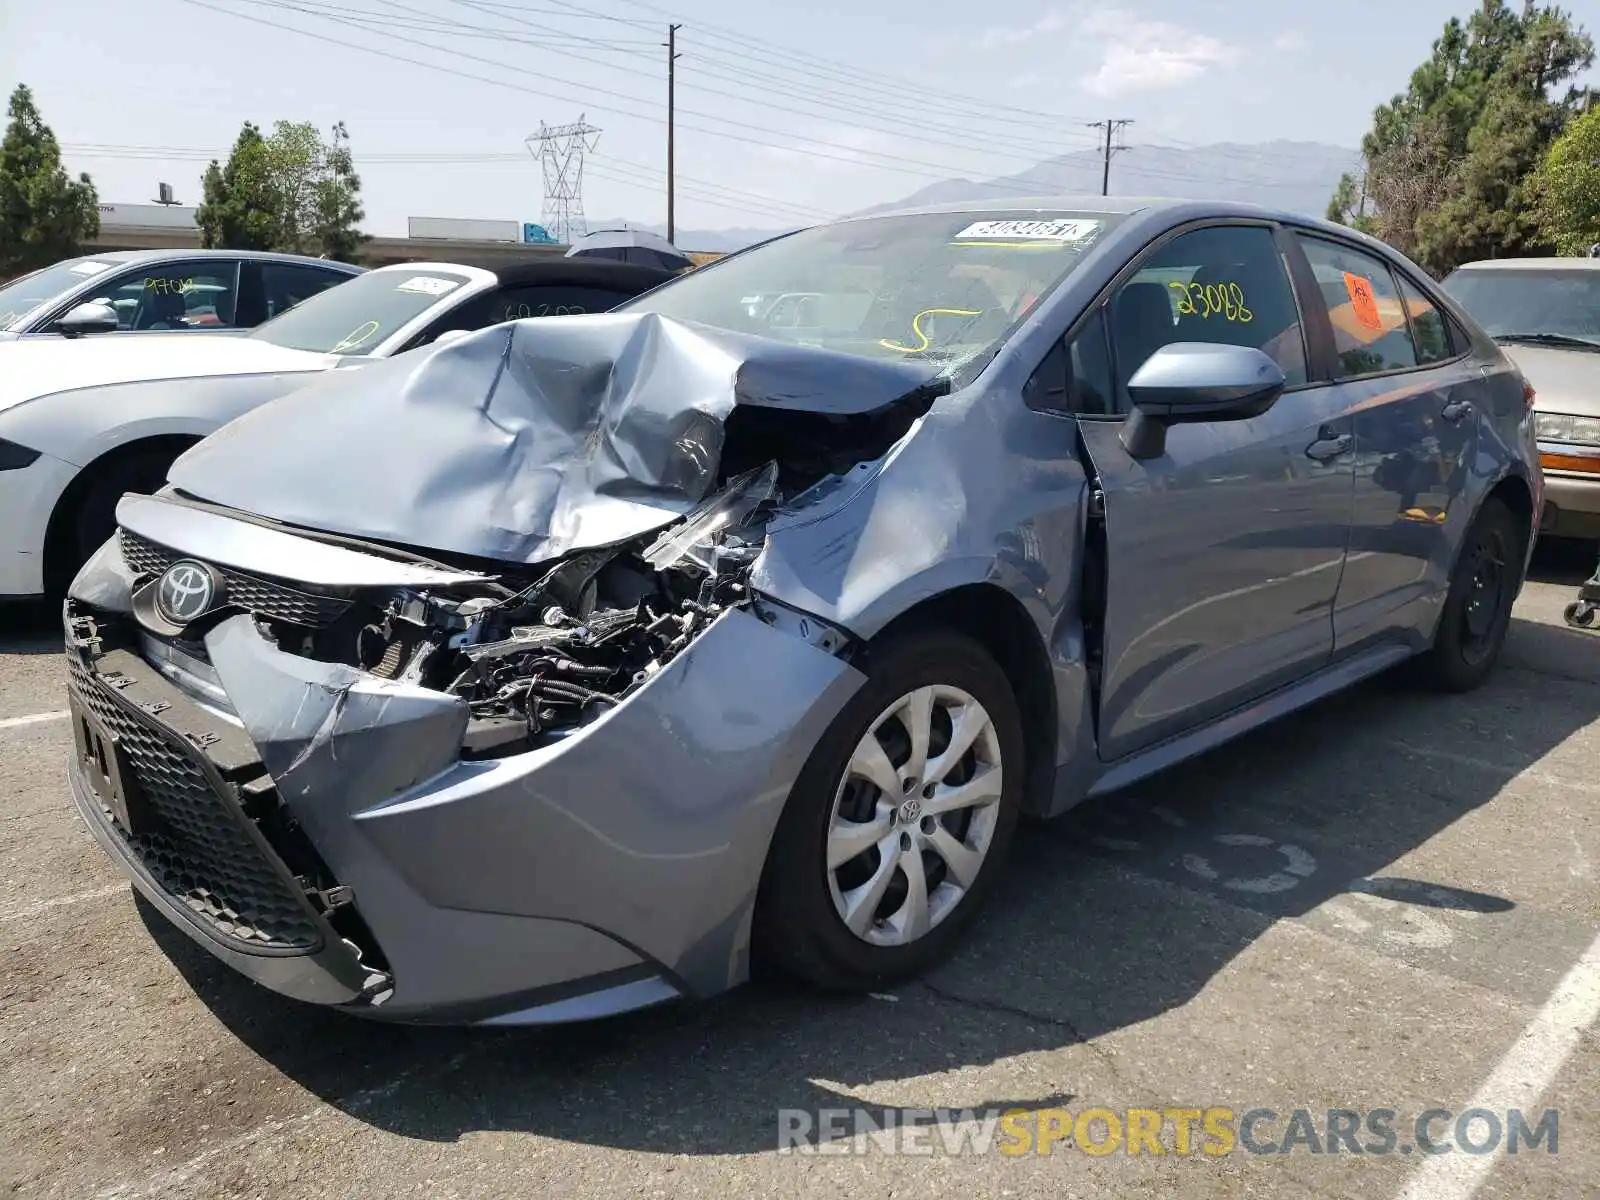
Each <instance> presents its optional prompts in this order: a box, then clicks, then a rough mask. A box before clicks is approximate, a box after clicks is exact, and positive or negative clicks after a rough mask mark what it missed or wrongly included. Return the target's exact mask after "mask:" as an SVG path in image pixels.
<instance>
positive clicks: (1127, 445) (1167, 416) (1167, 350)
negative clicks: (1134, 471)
mask: <svg viewBox="0 0 1600 1200" xmlns="http://www.w3.org/2000/svg"><path fill="white" fill-rule="evenodd" d="M1285 383H1286V380H1285V379H1284V375H1283V370H1282V369H1281V368H1280V367H1279V366H1278V364H1277V363H1275V362H1274V361H1273V360H1272V359H1270V358H1268V357H1267V356H1266V355H1265V354H1263V353H1262V352H1261V351H1260V350H1257V349H1256V348H1255V347H1254V346H1228V345H1218V344H1216V343H1214V342H1174V343H1172V344H1171V345H1168V346H1163V347H1161V349H1159V350H1157V351H1156V352H1155V353H1154V354H1152V355H1151V356H1150V357H1149V358H1147V359H1146V360H1145V361H1144V364H1143V365H1142V366H1141V367H1140V368H1139V369H1138V370H1137V371H1135V372H1134V373H1133V378H1132V379H1130V380H1128V398H1129V399H1130V400H1132V401H1133V412H1132V413H1131V414H1129V416H1128V419H1127V421H1126V422H1125V423H1124V425H1123V427H1122V445H1123V448H1124V449H1126V450H1127V452H1128V453H1129V454H1130V455H1132V456H1133V457H1134V458H1158V457H1160V456H1161V455H1162V454H1164V453H1165V452H1166V444H1167V427H1168V426H1170V425H1178V424H1185V423H1193V422H1196V421H1245V420H1249V419H1250V418H1251V417H1259V416H1260V415H1261V414H1262V413H1264V412H1266V411H1267V410H1268V409H1269V408H1271V407H1272V406H1273V404H1274V403H1275V402H1276V401H1277V399H1278V397H1279V396H1280V395H1282V394H1283V389H1284V384H1285Z"/></svg>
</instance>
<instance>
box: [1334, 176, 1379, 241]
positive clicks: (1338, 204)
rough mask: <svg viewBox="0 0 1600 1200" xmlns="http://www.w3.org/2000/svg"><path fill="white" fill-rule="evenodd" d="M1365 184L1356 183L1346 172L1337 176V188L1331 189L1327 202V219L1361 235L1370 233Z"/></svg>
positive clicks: (1370, 221)
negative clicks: (1330, 196) (1355, 230)
mask: <svg viewBox="0 0 1600 1200" xmlns="http://www.w3.org/2000/svg"><path fill="white" fill-rule="evenodd" d="M1366 209H1367V191H1366V184H1365V182H1364V181H1363V182H1362V183H1359V184H1358V183H1357V182H1356V177H1355V176H1354V175H1352V174H1350V172H1348V171H1346V172H1345V173H1344V174H1343V175H1341V176H1339V186H1338V187H1336V188H1334V189H1333V196H1332V198H1331V199H1330V200H1329V201H1328V211H1327V214H1326V215H1327V218H1328V220H1330V221H1337V222H1338V223H1339V224H1341V225H1348V226H1350V227H1351V228H1352V229H1359V230H1360V231H1361V232H1362V233H1371V232H1372V218H1371V217H1369V216H1367V213H1366Z"/></svg>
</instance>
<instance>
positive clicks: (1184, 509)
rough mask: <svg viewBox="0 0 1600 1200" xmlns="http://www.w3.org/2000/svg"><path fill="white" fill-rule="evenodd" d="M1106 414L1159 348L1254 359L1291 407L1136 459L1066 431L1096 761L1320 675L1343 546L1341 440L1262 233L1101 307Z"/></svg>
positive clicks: (1213, 245)
mask: <svg viewBox="0 0 1600 1200" xmlns="http://www.w3.org/2000/svg"><path fill="white" fill-rule="evenodd" d="M1108 316H1109V318H1110V320H1109V325H1110V327H1111V330H1112V335H1111V341H1112V348H1113V356H1114V362H1115V371H1116V376H1117V380H1116V393H1117V395H1118V397H1119V408H1120V409H1121V410H1122V411H1123V412H1126V411H1127V409H1128V401H1127V394H1126V384H1127V381H1128V379H1129V377H1131V376H1132V374H1133V373H1134V371H1135V370H1137V368H1138V367H1139V366H1140V364H1142V363H1143V362H1144V360H1145V359H1146V358H1148V357H1149V355H1150V354H1151V353H1153V352H1154V351H1155V350H1156V349H1158V348H1159V347H1161V346H1164V345H1167V344H1169V343H1172V342H1195V341H1201V342H1223V343H1230V344H1234V345H1248V346H1253V347H1256V348H1258V349H1260V350H1263V351H1265V352H1266V353H1267V354H1268V355H1269V356H1271V357H1272V358H1274V359H1275V360H1276V361H1277V362H1278V364H1279V365H1280V366H1281V367H1282V369H1283V372H1284V375H1285V377H1286V378H1287V380H1288V385H1289V386H1288V390H1286V391H1285V392H1284V394H1283V395H1282V397H1280V398H1279V400H1278V402H1277V403H1276V404H1274V405H1273V407H1272V408H1271V409H1269V410H1268V411H1267V412H1266V413H1264V414H1262V415H1261V416H1259V417H1255V418H1253V419H1251V420H1247V421H1218V422H1211V423H1201V424H1193V425H1177V426H1174V427H1172V428H1171V429H1170V430H1169V431H1168V435H1167V444H1166V451H1165V453H1164V454H1163V455H1161V456H1160V457H1158V458H1154V459H1143V460H1140V459H1134V458H1133V457H1131V456H1130V455H1129V454H1128V453H1127V451H1126V450H1125V449H1124V448H1123V446H1122V443H1121V441H1120V440H1119V436H1118V435H1119V433H1120V431H1121V426H1122V420H1121V419H1120V418H1112V419H1101V420H1096V419H1093V418H1080V424H1081V427H1082V429H1083V432H1084V440H1085V443H1086V444H1087V446H1088V450H1089V454H1090V457H1091V458H1092V460H1093V464H1094V467H1095V470H1096V472H1097V474H1098V476H1099V486H1100V489H1101V491H1102V493H1103V499H1104V514H1105V515H1104V520H1105V532H1106V558H1107V568H1106V570H1107V573H1106V597H1105V624H1104V632H1103V648H1102V660H1101V683H1100V712H1099V744H1100V753H1101V757H1102V758H1104V759H1107V760H1112V759H1117V758H1121V757H1123V756H1124V755H1127V754H1130V753H1132V752H1134V751H1137V750H1140V749H1143V748H1144V747H1146V746H1149V745H1152V744H1154V743H1156V742H1159V741H1161V740H1164V739H1165V738H1168V737H1171V736H1173V735H1175V734H1178V733H1182V732H1184V731H1185V730H1187V729H1190V728H1193V727H1195V726H1197V725H1199V724H1202V723H1204V722H1205V721H1207V720H1210V719H1212V718H1215V717H1217V716H1220V715H1222V714H1223V713H1225V712H1227V711H1228V710H1230V709H1232V708H1235V707H1238V706H1239V705H1241V704H1244V703H1246V702H1248V701H1249V700H1251V699H1253V698H1255V697H1257V696H1260V695H1262V694H1264V693H1266V692H1268V691H1271V690H1272V689H1274V688H1276V687H1279V686H1282V685H1284V684H1286V683H1290V682H1292V681H1294V680H1296V679H1299V678H1302V677H1304V676H1306V675H1307V674H1309V673H1311V672H1313V671H1315V670H1317V669H1318V668H1319V667H1321V666H1322V665H1323V664H1325V663H1326V662H1327V661H1328V659H1329V656H1330V654H1331V652H1332V647H1333V634H1332V620H1331V615H1332V608H1333V600H1334V596H1335V594H1336V592H1337V590H1338V585H1339V571H1340V567H1341V565H1342V564H1343V561H1344V554H1345V542H1346V539H1347V537H1348V534H1349V523H1350V498H1351V486H1352V480H1353V466H1352V462H1353V460H1352V457H1351V453H1350V450H1351V445H1352V441H1353V439H1352V436H1351V422H1350V418H1349V417H1348V416H1347V415H1346V414H1345V413H1344V412H1343V411H1342V410H1341V408H1340V403H1339V398H1338V396H1337V394H1336V389H1333V388H1330V387H1328V386H1326V385H1313V384H1310V383H1308V371H1307V358H1306V348H1305V340H1304V337H1303V335H1302V330H1301V327H1300V317H1299V312H1298V309H1297V307H1296V303H1295V297H1294V292H1293V290H1292V289H1291V287H1290V283H1289V277H1288V273H1287V271H1286V269H1285V267H1284V263H1283V258H1282V255H1281V254H1280V250H1279V246H1278V243H1277V241H1276V239H1275V236H1274V232H1273V230H1272V228H1271V227H1269V226H1266V225H1260V224H1229V225H1219V226H1209V227H1204V228H1200V229H1195V230H1191V231H1188V232H1185V233H1182V234H1180V235H1178V236H1177V237H1176V238H1173V239H1172V240H1170V241H1168V242H1166V243H1165V244H1164V245H1161V246H1159V247H1157V248H1156V249H1155V250H1154V251H1152V252H1151V254H1150V257H1149V258H1148V259H1147V260H1146V261H1145V262H1144V263H1143V264H1142V265H1141V267H1140V270H1139V271H1138V273H1137V274H1135V275H1134V276H1133V277H1132V278H1131V279H1129V280H1128V281H1127V282H1126V283H1125V284H1124V285H1123V286H1122V287H1121V288H1120V289H1119V290H1118V291H1117V293H1115V294H1114V295H1113V296H1112V297H1111V298H1110V301H1109V309H1108Z"/></svg>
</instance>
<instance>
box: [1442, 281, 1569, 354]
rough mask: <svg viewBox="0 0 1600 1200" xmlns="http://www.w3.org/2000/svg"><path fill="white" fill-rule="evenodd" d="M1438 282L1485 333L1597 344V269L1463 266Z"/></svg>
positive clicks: (1502, 336)
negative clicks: (1524, 268) (1441, 282)
mask: <svg viewBox="0 0 1600 1200" xmlns="http://www.w3.org/2000/svg"><path fill="white" fill-rule="evenodd" d="M1441 286H1442V287H1443V289H1444V291H1445V292H1446V293H1447V294H1448V295H1450V296H1451V297H1452V298H1453V299H1454V300H1456V301H1457V302H1458V303H1459V304H1460V305H1461V307H1462V308H1464V309H1466V310H1467V311H1468V312H1469V313H1471V314H1472V317H1473V319H1474V320H1475V321H1477V322H1478V324H1480V325H1482V326H1483V328H1484V332H1486V333H1487V334H1488V335H1489V336H1490V337H1495V338H1505V339H1509V340H1514V341H1515V340H1526V341H1540V340H1548V341H1550V342H1552V343H1559V342H1563V341H1570V342H1573V343H1589V344H1591V345H1593V346H1595V347H1596V348H1600V270H1597V269H1594V268H1589V267H1573V268H1570V269H1568V268H1538V269H1526V270H1522V269H1518V268H1515V267H1493V268H1479V269H1474V268H1472V267H1463V268H1462V269H1461V270H1459V271H1456V272H1454V273H1453V274H1451V275H1450V276H1449V277H1448V278H1447V279H1446V280H1445V281H1444V283H1443V284H1442V285H1441ZM1580 348H1581V347H1580Z"/></svg>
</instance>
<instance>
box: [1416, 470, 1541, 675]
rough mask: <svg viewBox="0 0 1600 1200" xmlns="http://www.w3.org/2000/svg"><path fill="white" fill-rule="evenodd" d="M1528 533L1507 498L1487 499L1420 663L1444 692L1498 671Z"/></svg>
mask: <svg viewBox="0 0 1600 1200" xmlns="http://www.w3.org/2000/svg"><path fill="white" fill-rule="evenodd" d="M1527 538H1528V532H1527V531H1526V530H1524V529H1523V528H1522V525H1521V523H1520V522H1519V521H1518V520H1517V518H1516V517H1515V516H1514V515H1513V514H1512V512H1511V510H1510V509H1509V508H1507V507H1506V506H1505V504H1504V503H1502V502H1501V501H1499V500H1497V499H1495V498H1493V497H1491V498H1490V499H1488V500H1486V501H1484V504H1483V508H1482V509H1481V510H1480V511H1479V513H1478V519H1477V520H1476V521H1474V522H1473V524H1472V528H1471V529H1470V530H1468V531H1467V536H1466V540H1465V541H1464V542H1463V543H1462V545H1461V555H1460V557H1459V558H1458V559H1457V561H1456V567H1455V571H1454V573H1453V574H1452V576H1451V578H1450V591H1449V594H1448V595H1447V596H1446V597H1445V602H1444V612H1443V613H1442V614H1441V615H1440V617H1439V627H1438V629H1437V630H1436V631H1435V632H1434V637H1433V645H1432V646H1431V647H1430V648H1429V650H1428V652H1427V653H1426V654H1425V655H1423V656H1422V658H1421V660H1420V662H1419V664H1418V665H1419V666H1420V668H1421V670H1422V675H1423V679H1424V681H1425V682H1426V683H1428V684H1429V685H1431V686H1432V687H1435V688H1437V689H1439V690H1441V691H1446V692H1468V691H1471V690H1472V689H1473V688H1476V687H1478V686H1479V685H1480V684H1482V683H1483V682H1484V680H1486V679H1487V678H1488V677H1489V673H1490V672H1491V671H1493V670H1494V665H1495V662H1496V661H1497V660H1498V659H1499V657H1500V649H1501V647H1502V646H1503V645H1504V644H1505V640H1506V631H1507V630H1508V629H1509V628H1510V626H1511V606H1512V604H1513V602H1514V601H1515V600H1516V598H1517V585H1518V582H1519V580H1520V579H1521V577H1522V570H1523V560H1524V558H1525V557H1526V555H1525V553H1524V552H1525V551H1526V549H1527Z"/></svg>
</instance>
